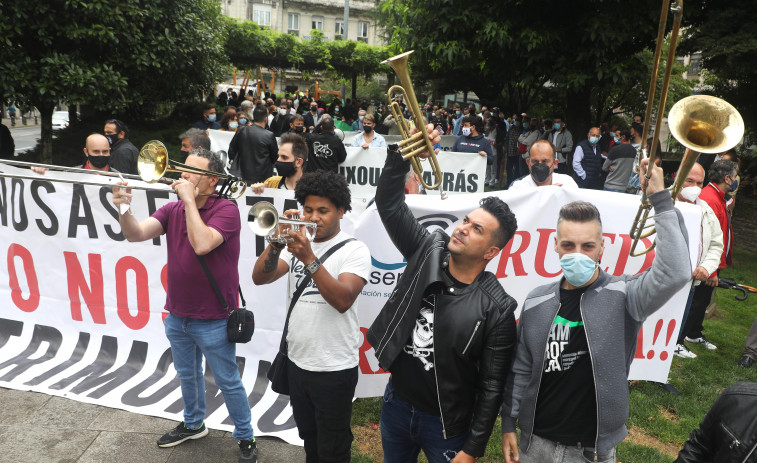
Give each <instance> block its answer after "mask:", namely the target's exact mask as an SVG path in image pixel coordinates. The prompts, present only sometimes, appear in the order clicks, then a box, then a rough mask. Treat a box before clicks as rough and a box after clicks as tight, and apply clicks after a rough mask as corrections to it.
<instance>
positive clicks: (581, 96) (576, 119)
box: [565, 86, 593, 146]
mask: <svg viewBox="0 0 757 463" xmlns="http://www.w3.org/2000/svg"><path fill="white" fill-rule="evenodd" d="M567 99H568V107H567V108H566V111H565V113H566V114H565V116H566V120H565V121H566V125H567V126H568V128H569V129H570V131H571V133H572V134H573V146H576V145H577V144H578V142H580V141H581V140H583V139H584V138H586V134H587V133H589V129H590V128H591V127H592V126H593V125H592V121H591V110H590V106H591V87H589V86H587V87H584V88H581V89H576V90H574V91H568V98H567Z"/></svg>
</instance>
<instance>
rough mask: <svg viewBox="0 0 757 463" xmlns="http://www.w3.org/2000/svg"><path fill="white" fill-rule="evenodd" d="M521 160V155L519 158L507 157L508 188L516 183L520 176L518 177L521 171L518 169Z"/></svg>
mask: <svg viewBox="0 0 757 463" xmlns="http://www.w3.org/2000/svg"><path fill="white" fill-rule="evenodd" d="M519 158H520V155H517V156H508V157H507V163H506V167H505V169H506V170H507V172H506V175H507V186H508V187H509V186H510V184H511V183H513V182H514V181H516V180H517V179H518V177H520V175H518V172H519V171H520V169H519V168H518V159H519Z"/></svg>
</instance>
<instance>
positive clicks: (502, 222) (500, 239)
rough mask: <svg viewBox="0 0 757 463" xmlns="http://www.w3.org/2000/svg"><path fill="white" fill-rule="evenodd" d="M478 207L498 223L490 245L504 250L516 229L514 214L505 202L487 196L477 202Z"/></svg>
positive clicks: (516, 222) (516, 223)
mask: <svg viewBox="0 0 757 463" xmlns="http://www.w3.org/2000/svg"><path fill="white" fill-rule="evenodd" d="M479 205H480V206H481V209H483V210H485V211H486V212H488V213H489V214H491V215H493V216H494V217H495V218H496V219H497V222H499V228H497V229H496V230H494V231H493V232H492V241H493V242H492V244H493V245H494V246H497V247H498V248H500V249H502V248H504V247H505V246H506V245H507V242H508V241H510V239H511V238H512V237H513V235H514V234H515V230H517V229H518V221H517V220H516V219H515V214H513V212H512V211H511V210H510V206H508V205H507V203H506V202H504V201H502V200H501V199H499V198H497V197H496V196H487V197H486V198H484V199H482V200H481V201H480V202H479Z"/></svg>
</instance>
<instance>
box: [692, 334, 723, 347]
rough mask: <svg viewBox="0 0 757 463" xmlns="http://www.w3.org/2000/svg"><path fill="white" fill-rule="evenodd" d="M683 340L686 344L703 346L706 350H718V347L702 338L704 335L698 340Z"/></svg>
mask: <svg viewBox="0 0 757 463" xmlns="http://www.w3.org/2000/svg"><path fill="white" fill-rule="evenodd" d="M685 339H686V342H693V343H696V344H703V345H704V346H705V347H706V348H707V349H708V350H715V349H717V348H718V346H716V345H715V344H713V343H711V342H710V341H708V340H707V338H705V337H704V335H702V336H701V337H699V338H690V337H688V336H686V338H685Z"/></svg>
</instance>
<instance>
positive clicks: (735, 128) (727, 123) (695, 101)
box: [629, 0, 744, 257]
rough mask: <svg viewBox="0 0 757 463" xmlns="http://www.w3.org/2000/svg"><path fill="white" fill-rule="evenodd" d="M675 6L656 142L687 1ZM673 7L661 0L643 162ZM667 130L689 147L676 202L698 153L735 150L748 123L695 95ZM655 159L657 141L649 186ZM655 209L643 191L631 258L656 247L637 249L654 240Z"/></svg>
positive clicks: (680, 105) (681, 104) (674, 111)
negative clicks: (669, 17) (647, 240)
mask: <svg viewBox="0 0 757 463" xmlns="http://www.w3.org/2000/svg"><path fill="white" fill-rule="evenodd" d="M673 3H674V4H673V6H672V7H671V8H670V9H671V10H672V11H673V13H674V18H673V29H672V31H671V38H670V49H669V50H668V56H667V61H666V68H665V75H664V77H663V82H662V87H661V89H660V101H659V106H658V109H657V119H656V121H655V130H654V134H655V137H657V136H658V135H659V133H660V129H661V127H662V118H663V115H664V113H665V103H666V99H667V94H668V87H669V84H670V76H671V73H672V71H673V64H674V61H675V50H676V45H677V43H678V31H679V29H680V26H681V17H682V16H683V0H673ZM669 4H670V1H669V0H663V2H662V11H661V13H660V25H659V29H658V32H657V47H656V49H655V55H654V64H653V67H652V77H651V80H650V83H649V97H648V99H647V108H646V115H645V119H644V132H643V135H642V138H641V145H640V146H639V149H638V158H639V162H641V160H643V159H646V158H647V137H648V136H649V124H650V119H651V115H652V105H653V103H654V96H655V95H654V94H655V89H656V84H657V73H658V70H659V64H660V63H659V61H660V55H661V54H662V44H663V42H664V39H665V23H666V21H667V14H668V6H669ZM668 125H669V126H670V133H671V135H672V136H673V138H675V139H676V141H678V142H679V143H680V144H681V145H683V146H684V147H685V148H686V152H685V153H684V155H683V158H682V159H681V164H680V165H679V166H678V173H677V174H676V180H675V183H674V184H673V186H672V187H671V189H670V194H671V196H672V197H673V201H675V200H676V198H677V197H678V194H679V193H680V192H681V189H682V188H683V182H684V181H685V180H686V176H687V175H688V174H689V171H690V170H691V168H692V167H693V166H694V163H696V159H697V156H698V155H699V153H720V152H723V151H727V150H729V149H731V148H733V147H734V146H736V144H738V142H739V140H741V137H742V136H743V134H744V121H743V120H742V119H741V115H739V113H738V111H736V109H735V108H734V107H733V106H731V105H730V104H728V103H727V102H726V101H724V100H721V99H720V98H715V97H712V96H707V95H693V96H689V97H686V98H683V99H682V100H680V101H678V102H676V104H675V105H673V107H672V108H671V110H670V113H669V114H668ZM656 160H657V143H656V142H653V143H652V146H651V147H650V148H649V166H650V168H649V169H647V173H646V175H645V178H646V180H647V184H648V182H649V177H650V176H651V166H652V163H654V162H655V161H656ZM637 167H638V166H637ZM651 210H652V203H651V202H650V201H649V198H648V197H647V192H646V187H644V189H643V191H642V195H641V204H640V205H639V210H638V211H637V213H636V217H635V218H634V221H633V224H632V225H631V231H630V232H629V234H630V236H631V239H632V240H633V241H632V243H631V252H630V255H631V256H632V257H637V256H641V255H644V254H646V253H648V252H649V251H651V250H652V249H654V247H655V244H656V242H653V243H652V244H651V245H650V246H649V247H648V248H646V249H642V250H639V251H637V250H636V248H637V247H638V245H639V242H640V241H641V240H643V239H645V238H648V237H650V236H652V235H653V234H655V232H656V230H655V228H654V223H647V222H648V221H649V220H650V219H652V218H653V217H650V212H651Z"/></svg>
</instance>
